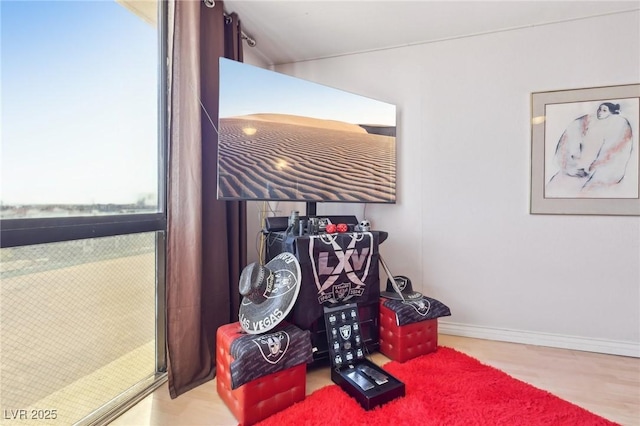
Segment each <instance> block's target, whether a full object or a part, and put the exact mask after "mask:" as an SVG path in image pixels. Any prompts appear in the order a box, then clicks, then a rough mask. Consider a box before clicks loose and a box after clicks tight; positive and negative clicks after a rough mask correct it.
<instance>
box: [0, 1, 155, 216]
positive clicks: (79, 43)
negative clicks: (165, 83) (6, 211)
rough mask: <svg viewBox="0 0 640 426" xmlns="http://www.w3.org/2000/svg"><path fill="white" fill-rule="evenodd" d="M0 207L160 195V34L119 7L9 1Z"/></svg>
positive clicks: (4, 22)
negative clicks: (158, 79) (158, 171)
mask: <svg viewBox="0 0 640 426" xmlns="http://www.w3.org/2000/svg"><path fill="white" fill-rule="evenodd" d="M0 8H1V10H0V16H1V23H0V24H1V26H0V28H1V34H0V36H1V37H0V40H1V43H2V44H1V46H0V47H1V50H0V54H1V57H0V63H1V74H0V76H1V90H2V115H1V137H2V139H1V144H2V145H1V149H2V150H1V168H2V175H1V176H2V182H1V186H0V201H1V202H2V204H3V205H5V206H7V205H15V204H94V203H102V204H106V203H114V204H124V203H135V202H136V201H138V200H140V199H141V197H150V196H151V197H152V198H153V197H156V195H157V174H158V173H157V170H158V158H157V150H158V149H157V146H158V140H157V99H158V97H157V96H158V95H157V93H158V81H157V74H158V55H157V52H158V50H157V49H158V47H157V32H156V31H157V30H156V28H154V27H153V26H151V25H149V24H148V23H146V22H144V21H143V20H142V19H141V18H139V17H137V16H136V15H134V14H132V13H131V12H130V11H128V10H127V9H125V8H124V7H123V6H121V5H119V4H117V3H115V2H113V1H4V0H3V1H2V2H0Z"/></svg>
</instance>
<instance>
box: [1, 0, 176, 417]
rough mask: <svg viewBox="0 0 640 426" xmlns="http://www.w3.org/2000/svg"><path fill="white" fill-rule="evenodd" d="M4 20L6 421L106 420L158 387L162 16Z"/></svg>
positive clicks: (78, 8) (39, 6) (58, 12)
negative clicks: (139, 396)
mask: <svg viewBox="0 0 640 426" xmlns="http://www.w3.org/2000/svg"><path fill="white" fill-rule="evenodd" d="M0 8H1V10H0V19H1V22H0V28H1V34H0V36H1V37H0V40H1V50H0V54H1V58H0V59H1V61H0V64H1V67H2V68H1V74H0V76H1V83H2V86H1V87H2V105H1V106H2V109H1V111H2V116H1V120H2V122H1V137H2V139H1V144H2V145H1V157H0V165H1V170H2V171H1V178H2V180H1V183H0V185H1V186H0V232H1V235H0V243H1V248H0V338H1V339H2V345H0V359H1V364H0V406H2V407H3V413H4V416H3V418H6V416H10V417H11V416H14V418H12V419H5V420H16V421H20V420H33V419H32V415H36V416H41V417H39V418H38V419H41V420H44V419H46V418H49V419H51V420H54V419H55V420H56V422H59V423H60V424H72V423H76V422H80V423H91V422H94V421H97V420H100V419H108V418H109V416H111V415H113V413H114V412H115V411H114V410H115V409H114V407H116V406H122V405H126V403H127V401H129V400H131V399H132V398H135V397H137V396H138V395H140V394H141V393H144V392H148V391H150V390H152V389H153V388H155V387H157V385H158V383H159V382H161V381H162V380H163V379H164V377H165V374H164V373H163V372H164V371H165V352H164V351H165V349H164V252H165V238H164V237H165V230H166V214H165V212H166V209H165V197H164V188H165V173H164V171H165V170H166V161H165V158H166V156H165V152H166V150H165V148H164V146H165V142H164V141H165V140H166V135H165V130H164V129H165V123H164V119H163V117H164V114H165V113H164V111H165V110H166V108H165V103H164V96H163V94H164V87H165V84H164V81H165V78H164V76H165V70H164V68H163V67H161V66H160V64H164V63H166V61H165V60H164V58H165V57H166V48H165V44H164V34H165V33H166V31H165V30H164V25H165V19H164V9H165V5H164V3H163V2H159V3H157V2H156V1H137V2H130V1H120V2H114V1H82V2H78V1H3V2H1V3H0ZM159 8H160V9H162V11H161V12H158V9H159ZM158 17H160V18H159V19H158ZM18 424H19V423H18Z"/></svg>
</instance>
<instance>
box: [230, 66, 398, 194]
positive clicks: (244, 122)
mask: <svg viewBox="0 0 640 426" xmlns="http://www.w3.org/2000/svg"><path fill="white" fill-rule="evenodd" d="M219 117H220V118H219V122H218V125H219V127H218V131H219V135H218V165H217V166H218V198H219V199H254V200H296V201H326V202H330V201H343V202H371V203H395V201H396V107H395V105H392V104H389V103H385V102H381V101H378V100H374V99H370V98H367V97H363V96H359V95H356V94H353V93H349V92H346V91H341V90H338V89H334V88H331V87H327V86H323V85H320V84H316V83H312V82H310V81H306V80H303V79H299V78H295V77H291V76H288V75H285V74H280V73H276V72H273V71H269V70H265V69H262V68H259V67H255V66H252V65H248V64H243V63H240V62H236V61H232V60H229V59H225V58H220V106H219Z"/></svg>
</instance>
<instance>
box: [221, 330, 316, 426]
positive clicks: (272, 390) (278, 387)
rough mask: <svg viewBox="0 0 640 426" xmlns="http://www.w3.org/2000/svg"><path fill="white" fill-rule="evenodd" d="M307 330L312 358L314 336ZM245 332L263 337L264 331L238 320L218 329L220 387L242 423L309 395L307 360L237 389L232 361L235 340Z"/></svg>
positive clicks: (255, 336)
mask: <svg viewBox="0 0 640 426" xmlns="http://www.w3.org/2000/svg"><path fill="white" fill-rule="evenodd" d="M291 327H292V326H291ZM299 331H301V330H299ZM306 333H307V335H306V336H307V339H308V340H309V357H310V359H312V355H311V343H310V338H309V335H308V332H306ZM271 334H272V333H269V335H271ZM242 336H245V338H247V337H249V336H250V338H252V339H260V337H261V335H247V334H246V333H244V331H243V330H242V328H241V327H240V323H238V322H235V323H232V324H227V325H224V326H221V327H219V328H218V331H217V333H216V347H217V349H216V382H217V383H216V390H217V391H218V395H219V396H220V398H221V399H222V400H223V401H224V403H225V404H226V405H227V407H228V408H229V410H231V412H232V413H233V415H234V416H235V417H236V419H237V420H238V422H239V423H240V424H241V425H251V424H254V423H257V422H259V421H260V420H263V419H265V418H267V417H269V416H271V415H272V414H275V413H277V412H279V411H281V410H283V409H285V408H287V407H289V406H291V405H293V404H294V403H296V402H299V401H302V400H303V399H304V398H305V394H306V373H307V363H306V362H302V363H300V364H297V365H295V366H292V367H289V368H286V369H283V370H280V371H276V372H273V373H270V374H266V375H263V376H262V377H259V378H256V379H253V380H251V381H249V382H247V383H245V384H242V385H241V386H239V387H237V388H235V389H234V385H233V382H234V380H233V378H232V363H233V362H234V361H235V359H234V357H233V356H232V352H233V351H232V350H231V349H230V348H231V345H232V343H233V342H234V341H235V340H236V339H238V338H239V337H242ZM288 343H291V346H292V347H293V346H294V345H295V344H296V342H295V339H292V341H291V342H288ZM298 346H299V345H298ZM281 352H287V351H286V350H284V351H281ZM290 352H293V351H290ZM267 355H268V350H267ZM243 356H244V355H243ZM269 367H271V365H269ZM241 369H242V370H244V369H243V368H241ZM258 369H261V370H263V371H270V370H269V368H265V369H263V368H260V367H258Z"/></svg>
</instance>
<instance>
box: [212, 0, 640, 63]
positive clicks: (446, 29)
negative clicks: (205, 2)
mask: <svg viewBox="0 0 640 426" xmlns="http://www.w3.org/2000/svg"><path fill="white" fill-rule="evenodd" d="M224 8H225V11H226V12H227V13H231V12H236V13H237V14H238V15H239V17H240V21H241V23H242V28H243V31H244V32H245V33H246V34H247V35H249V36H250V37H252V38H254V39H255V40H256V46H255V47H249V46H247V45H246V44H245V51H246V49H255V51H254V53H257V55H258V57H261V58H262V59H263V60H264V61H266V62H267V63H268V64H270V65H278V64H284V63H292V62H300V61H306V60H312V59H320V58H328V57H333V56H340V55H347V54H353V53H358V52H367V51H372V50H380V49H386V48H394V47H400V46H408V45H414V44H422V43H429V42H434V41H438V40H447V39H452V38H458V37H465V36H471V35H479V34H486V33H491V32H496V31H507V30H511V29H517V28H525V27H531V26H537V25H544V24H549V23H554V22H563V21H570V20H575V19H582V18H587V17H592V16H598V15H603V14H611V13H619V12H624V11H629V10H640V0H636V1H602V0H601V1H393V0H388V1H362V0H352V1H330V0H316V1H309V0H308V1H304V0H298V1H282V0H275V1H273V0H263V1H247V0H225V1H224ZM639 25H640V22H639ZM594 31H597V28H594ZM603 36H604V37H615V35H611V34H605V35H603Z"/></svg>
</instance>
